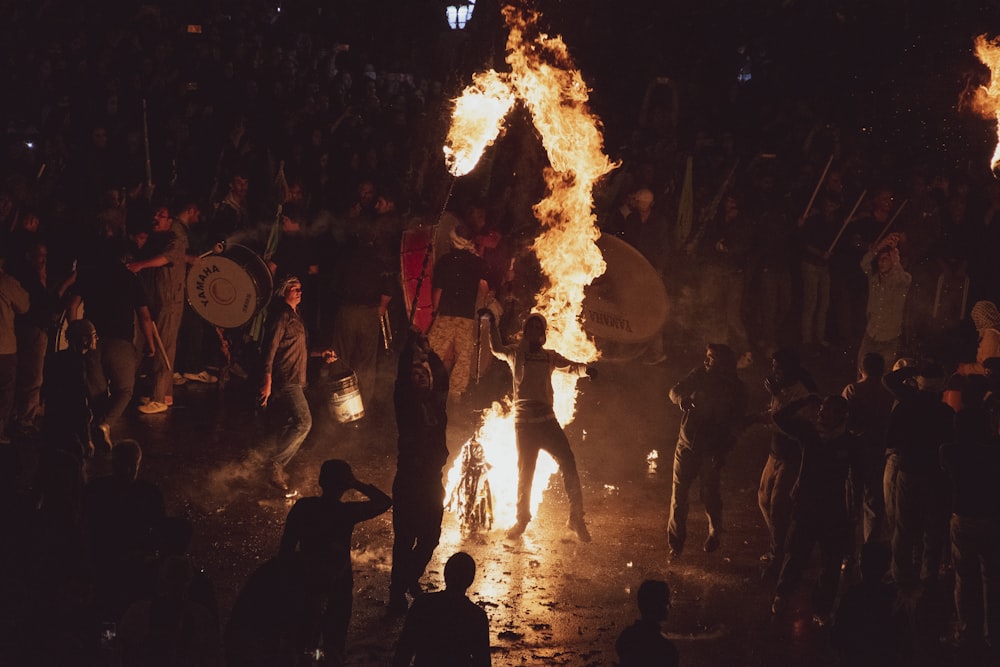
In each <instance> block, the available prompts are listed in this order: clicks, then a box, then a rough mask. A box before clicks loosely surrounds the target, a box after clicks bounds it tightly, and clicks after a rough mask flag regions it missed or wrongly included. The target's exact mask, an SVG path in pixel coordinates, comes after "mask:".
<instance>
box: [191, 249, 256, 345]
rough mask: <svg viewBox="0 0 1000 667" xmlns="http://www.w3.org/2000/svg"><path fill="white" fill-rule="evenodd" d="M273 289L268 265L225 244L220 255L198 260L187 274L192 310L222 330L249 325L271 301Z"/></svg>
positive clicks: (252, 255)
mask: <svg viewBox="0 0 1000 667" xmlns="http://www.w3.org/2000/svg"><path fill="white" fill-rule="evenodd" d="M272 289H273V281H272V279H271V271H270V270H269V269H268V268H267V264H265V263H264V260H263V259H261V258H260V256H259V255H258V254H257V253H255V252H254V251H253V250H251V249H250V248H247V247H246V246H241V245H228V246H226V248H225V250H223V251H222V252H221V253H219V254H216V255H208V256H206V257H201V258H199V259H198V260H197V261H196V262H195V263H194V265H192V266H191V268H190V269H189V270H188V275H187V298H188V303H190V304H191V308H193V309H194V312H196V313H198V315H200V316H201V317H203V318H205V319H206V320H207V321H208V322H210V323H211V324H214V325H215V326H218V327H222V328H223V329H236V328H239V327H241V326H243V325H244V324H246V323H247V322H249V321H250V319H251V318H252V317H253V316H254V315H256V314H257V312H258V311H260V310H261V309H262V308H264V307H265V306H266V305H267V303H268V301H270V299H271V290H272Z"/></svg>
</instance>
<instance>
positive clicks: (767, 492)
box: [757, 455, 799, 564]
mask: <svg viewBox="0 0 1000 667" xmlns="http://www.w3.org/2000/svg"><path fill="white" fill-rule="evenodd" d="M798 475H799V461H798V459H796V460H793V461H785V460H782V459H778V458H775V457H774V456H771V455H769V456H768V457H767V463H765V464H764V471H763V472H762V473H761V475H760V488H758V490H757V504H758V505H760V513H761V514H762V515H763V516H764V523H766V524H767V531H768V533H769V534H770V537H771V555H772V556H773V557H774V560H773V561H772V562H774V563H778V564H780V563H781V560H782V558H784V556H785V538H786V537H787V536H788V527H789V526H790V525H791V523H792V487H793V486H795V480H796V479H797V478H798Z"/></svg>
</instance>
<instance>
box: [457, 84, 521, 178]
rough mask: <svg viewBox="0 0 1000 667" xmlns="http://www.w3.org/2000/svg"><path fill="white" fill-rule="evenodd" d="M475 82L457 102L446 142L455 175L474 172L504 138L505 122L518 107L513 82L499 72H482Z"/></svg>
mask: <svg viewBox="0 0 1000 667" xmlns="http://www.w3.org/2000/svg"><path fill="white" fill-rule="evenodd" d="M472 81H473V83H472V85H471V86H469V87H468V88H466V89H465V90H464V91H463V92H462V96H461V97H459V98H458V99H457V100H455V110H454V112H453V113H452V121H451V129H450V130H449V131H448V138H447V139H446V140H445V147H444V158H445V163H446V164H447V165H448V171H450V172H451V173H452V174H453V175H455V176H464V175H465V174H468V173H469V172H470V171H472V169H473V168H474V167H475V166H476V163H477V162H479V158H480V157H481V156H482V154H483V151H485V150H486V149H487V147H489V146H491V145H493V142H494V141H496V138H497V137H498V136H499V135H500V130H501V129H502V127H503V119H504V117H505V116H506V115H507V114H508V113H509V112H510V110H511V108H512V107H513V106H514V92H513V91H512V90H511V88H510V83H509V82H508V81H507V80H506V79H505V78H504V77H503V76H501V75H500V74H498V73H497V72H494V71H493V70H490V71H488V72H481V73H479V74H476V75H475V76H474V77H473V78H472Z"/></svg>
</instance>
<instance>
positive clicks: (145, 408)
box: [139, 401, 170, 415]
mask: <svg viewBox="0 0 1000 667" xmlns="http://www.w3.org/2000/svg"><path fill="white" fill-rule="evenodd" d="M169 408H170V406H169V405H167V404H166V403H160V402H159V401H150V402H149V403H144V404H143V405H140V406H139V412H141V413H142V414H144V415H156V414H159V413H161V412H166V411H167V410H168V409H169Z"/></svg>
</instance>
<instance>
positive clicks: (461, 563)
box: [392, 551, 492, 667]
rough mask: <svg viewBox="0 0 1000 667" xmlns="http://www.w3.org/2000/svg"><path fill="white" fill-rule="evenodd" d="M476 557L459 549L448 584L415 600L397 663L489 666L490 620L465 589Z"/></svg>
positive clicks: (449, 566) (400, 666) (402, 666)
mask: <svg viewBox="0 0 1000 667" xmlns="http://www.w3.org/2000/svg"><path fill="white" fill-rule="evenodd" d="M475 578H476V562H475V561H474V560H473V559H472V556H470V555H469V554H467V553H465V552H464V551H459V552H458V553H456V554H454V555H453V556H452V557H451V558H449V559H448V562H447V563H445V566H444V582H445V589H444V590H443V591H440V592H438V593H426V594H424V595H421V596H420V597H418V598H416V599H415V600H414V601H413V606H412V607H410V611H409V613H407V615H406V623H405V624H404V625H403V631H402V633H401V634H400V635H399V642H398V643H397V644H396V654H395V655H394V656H393V659H392V667H409V665H413V667H443V666H444V665H447V666H448V667H488V666H489V665H490V664H492V663H491V657H490V622H489V618H487V616H486V612H485V611H483V610H482V609H481V608H480V607H479V606H478V605H476V604H475V603H474V602H472V601H471V600H470V599H469V598H468V597H467V596H466V594H465V591H466V590H468V588H469V586H471V585H472V581H473V580H474V579H475Z"/></svg>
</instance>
